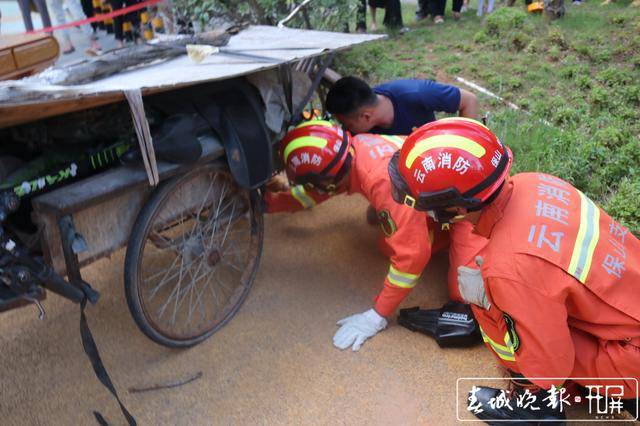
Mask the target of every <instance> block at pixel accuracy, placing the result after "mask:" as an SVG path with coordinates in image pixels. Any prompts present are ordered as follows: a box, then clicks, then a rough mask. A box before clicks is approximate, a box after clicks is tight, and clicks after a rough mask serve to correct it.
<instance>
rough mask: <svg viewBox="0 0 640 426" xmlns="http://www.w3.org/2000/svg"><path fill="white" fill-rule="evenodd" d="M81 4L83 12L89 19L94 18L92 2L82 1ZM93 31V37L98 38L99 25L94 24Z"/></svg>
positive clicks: (88, 0) (89, 0)
mask: <svg viewBox="0 0 640 426" xmlns="http://www.w3.org/2000/svg"><path fill="white" fill-rule="evenodd" d="M80 4H81V5H82V11H83V12H84V15H85V16H86V17H87V18H93V15H94V13H93V2H92V1H91V0H80ZM91 29H92V30H93V35H94V36H97V32H98V23H97V22H92V23H91Z"/></svg>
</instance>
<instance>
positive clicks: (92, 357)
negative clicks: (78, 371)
mask: <svg viewBox="0 0 640 426" xmlns="http://www.w3.org/2000/svg"><path fill="white" fill-rule="evenodd" d="M86 306H87V299H86V298H85V299H84V300H83V301H82V302H80V336H81V337H82V347H83V348H84V352H85V353H86V354H87V357H88V358H89V361H91V366H92V367H93V371H94V372H95V373H96V377H97V378H98V380H100V382H101V383H102V384H103V385H104V387H106V388H107V389H108V390H109V392H111V394H112V395H113V396H114V397H115V398H116V400H117V401H118V404H119V405H120V411H122V414H123V415H124V417H125V418H126V419H127V422H128V424H129V426H135V425H137V423H136V420H135V419H134V418H133V416H132V415H131V413H129V411H128V410H127V409H126V407H125V406H124V404H122V401H120V398H119V397H118V393H117V392H116V388H115V387H114V386H113V383H112V382H111V378H110V377H109V373H107V369H106V368H105V367H104V364H103V363H102V360H101V359H100V353H99V352H98V347H97V346H96V342H95V340H93V335H92V334H91V330H90V329H89V324H88V323H87V317H86V315H85V314H84V308H85V307H86ZM93 415H94V416H95V418H96V420H97V421H98V423H99V424H100V425H101V426H105V425H108V424H109V423H107V421H106V420H105V419H104V417H102V415H101V414H100V413H99V412H97V411H94V412H93Z"/></svg>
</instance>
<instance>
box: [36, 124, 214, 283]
mask: <svg viewBox="0 0 640 426" xmlns="http://www.w3.org/2000/svg"><path fill="white" fill-rule="evenodd" d="M200 142H201V144H202V147H203V155H202V157H201V158H200V160H199V161H198V162H197V163H196V164H204V163H207V162H210V161H213V160H215V159H216V158H219V157H221V156H222V155H224V148H223V147H222V144H221V143H220V142H219V141H218V140H217V139H215V138H213V137H204V138H201V140H200ZM193 167H194V165H193V164H189V165H178V164H168V163H158V172H159V174H160V177H161V180H165V179H168V178H170V177H171V176H175V175H177V174H179V173H184V172H186V171H187V170H191V169H192V168H193ZM151 192H152V189H151V188H150V187H149V186H148V184H147V176H146V173H145V171H144V168H142V167H141V166H138V167H124V166H123V167H117V168H115V169H111V170H108V171H106V172H104V173H101V174H99V175H96V176H93V177H90V178H88V179H85V180H82V181H79V182H76V183H73V184H70V185H67V186H63V187H62V188H58V189H56V190H54V191H51V192H48V193H46V194H43V195H40V196H38V197H36V198H34V199H33V201H32V204H33V221H34V223H36V224H38V225H39V227H40V228H41V229H42V230H43V235H42V249H43V252H44V255H45V260H46V261H47V262H48V263H49V264H51V265H52V266H53V267H54V268H55V270H56V272H58V273H61V274H63V275H66V266H65V262H64V254H63V251H62V243H61V240H60V233H59V229H58V219H59V218H60V217H61V216H63V215H65V214H68V213H70V214H72V215H73V221H74V224H75V226H76V230H77V231H78V232H79V233H80V234H82V235H83V237H84V238H85V240H86V241H87V245H88V250H87V251H86V252H83V253H81V254H80V255H79V256H78V257H79V260H80V264H81V266H83V265H88V264H90V263H91V262H93V261H95V260H97V259H99V258H102V257H105V256H108V255H110V254H111V253H113V252H114V251H115V250H118V249H119V248H121V247H123V246H125V245H126V244H127V241H128V240H129V235H130V233H131V229H132V227H133V224H134V222H135V220H136V218H137V216H138V212H139V211H140V209H141V208H142V206H143V204H144V202H145V201H146V199H147V197H148V196H149V194H150V193H151Z"/></svg>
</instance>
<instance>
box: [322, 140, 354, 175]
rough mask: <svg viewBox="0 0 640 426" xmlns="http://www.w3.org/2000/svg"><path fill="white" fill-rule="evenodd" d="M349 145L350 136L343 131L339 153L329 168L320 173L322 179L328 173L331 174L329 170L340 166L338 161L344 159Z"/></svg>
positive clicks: (328, 165) (330, 162)
mask: <svg viewBox="0 0 640 426" xmlns="http://www.w3.org/2000/svg"><path fill="white" fill-rule="evenodd" d="M348 145H349V134H348V133H347V132H346V131H345V130H344V129H343V130H342V143H341V144H340V149H339V150H338V153H337V154H336V156H335V157H333V158H332V159H331V161H329V164H327V167H325V168H324V169H322V171H321V172H320V173H319V175H320V176H322V177H324V176H326V175H327V173H329V170H331V169H333V168H334V167H335V165H336V164H338V161H340V160H341V159H342V157H344V152H345V151H346V150H347V146H348Z"/></svg>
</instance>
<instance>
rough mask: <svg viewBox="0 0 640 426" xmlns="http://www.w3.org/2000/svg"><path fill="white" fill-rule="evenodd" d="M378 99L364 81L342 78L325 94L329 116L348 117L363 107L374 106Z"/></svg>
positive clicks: (354, 78) (356, 78)
mask: <svg viewBox="0 0 640 426" xmlns="http://www.w3.org/2000/svg"><path fill="white" fill-rule="evenodd" d="M377 100H378V98H377V97H376V94H375V93H374V92H373V90H371V87H369V85H368V84H367V82H366V81H364V80H362V79H360V78H358V77H353V76H348V77H342V78H341V79H340V80H338V81H336V83H335V84H334V85H333V86H331V89H329V93H327V100H326V107H327V110H328V111H329V112H330V113H331V114H343V115H349V114H351V113H354V112H356V111H357V110H358V109H360V108H361V107H363V106H371V105H375V103H376V102H377Z"/></svg>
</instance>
